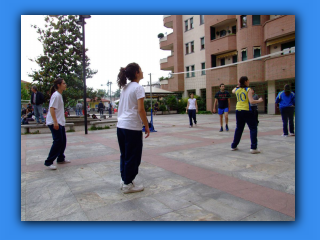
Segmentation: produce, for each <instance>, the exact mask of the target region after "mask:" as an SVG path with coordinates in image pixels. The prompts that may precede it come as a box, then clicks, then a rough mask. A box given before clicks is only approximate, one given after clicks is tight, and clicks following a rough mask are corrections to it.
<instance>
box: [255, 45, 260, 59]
mask: <svg viewBox="0 0 320 240" xmlns="http://www.w3.org/2000/svg"><path fill="white" fill-rule="evenodd" d="M260 56H261V48H260V47H253V58H257V57H260Z"/></svg>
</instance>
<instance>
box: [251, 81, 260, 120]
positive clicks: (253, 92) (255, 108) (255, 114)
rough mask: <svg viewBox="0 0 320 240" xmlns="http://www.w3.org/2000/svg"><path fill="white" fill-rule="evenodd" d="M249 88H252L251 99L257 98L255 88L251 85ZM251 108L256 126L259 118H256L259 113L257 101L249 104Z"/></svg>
mask: <svg viewBox="0 0 320 240" xmlns="http://www.w3.org/2000/svg"><path fill="white" fill-rule="evenodd" d="M251 90H252V94H253V95H252V98H253V100H259V96H258V94H256V91H255V89H254V88H253V87H252V88H251ZM251 109H252V111H253V115H254V118H255V119H256V121H257V126H258V124H259V119H258V115H259V113H258V103H255V104H251Z"/></svg>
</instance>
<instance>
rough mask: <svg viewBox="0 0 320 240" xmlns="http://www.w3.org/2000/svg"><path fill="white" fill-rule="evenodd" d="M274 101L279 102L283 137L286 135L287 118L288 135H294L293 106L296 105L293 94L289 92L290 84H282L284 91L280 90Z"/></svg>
mask: <svg viewBox="0 0 320 240" xmlns="http://www.w3.org/2000/svg"><path fill="white" fill-rule="evenodd" d="M276 103H278V104H279V107H280V112H281V117H282V123H283V134H282V136H283V137H287V136H288V120H289V131H290V136H294V135H295V134H294V122H293V115H294V108H295V105H296V100H295V94H294V93H293V92H291V90H290V86H289V85H288V84H286V85H285V86H284V91H281V92H280V93H279V94H278V96H277V98H276Z"/></svg>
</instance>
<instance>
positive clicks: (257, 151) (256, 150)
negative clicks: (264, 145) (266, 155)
mask: <svg viewBox="0 0 320 240" xmlns="http://www.w3.org/2000/svg"><path fill="white" fill-rule="evenodd" d="M250 153H252V154H256V153H260V150H259V149H250Z"/></svg>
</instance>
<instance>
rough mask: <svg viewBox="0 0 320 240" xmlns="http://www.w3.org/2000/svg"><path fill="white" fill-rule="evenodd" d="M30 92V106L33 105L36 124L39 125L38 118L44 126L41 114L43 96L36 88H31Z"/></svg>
mask: <svg viewBox="0 0 320 240" xmlns="http://www.w3.org/2000/svg"><path fill="white" fill-rule="evenodd" d="M31 91H32V94H31V104H32V105H33V111H34V116H35V117H36V121H37V124H40V120H39V117H40V118H41V123H42V124H43V125H45V120H44V117H43V113H42V104H43V102H44V96H43V94H42V93H41V92H38V90H37V87H36V86H32V88H31Z"/></svg>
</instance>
